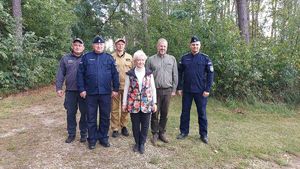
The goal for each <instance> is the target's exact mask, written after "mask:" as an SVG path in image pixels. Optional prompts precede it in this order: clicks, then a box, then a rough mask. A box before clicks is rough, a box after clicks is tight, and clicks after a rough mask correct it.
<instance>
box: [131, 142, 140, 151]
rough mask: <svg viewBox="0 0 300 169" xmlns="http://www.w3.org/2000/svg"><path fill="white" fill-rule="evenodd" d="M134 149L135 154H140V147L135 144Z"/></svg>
mask: <svg viewBox="0 0 300 169" xmlns="http://www.w3.org/2000/svg"><path fill="white" fill-rule="evenodd" d="M132 149H133V152H138V151H139V145H137V144H135V145H134V146H133V148H132Z"/></svg>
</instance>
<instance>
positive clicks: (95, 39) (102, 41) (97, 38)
mask: <svg viewBox="0 0 300 169" xmlns="http://www.w3.org/2000/svg"><path fill="white" fill-rule="evenodd" d="M93 43H105V40H104V38H103V37H102V36H99V35H97V36H95V38H94V40H93Z"/></svg>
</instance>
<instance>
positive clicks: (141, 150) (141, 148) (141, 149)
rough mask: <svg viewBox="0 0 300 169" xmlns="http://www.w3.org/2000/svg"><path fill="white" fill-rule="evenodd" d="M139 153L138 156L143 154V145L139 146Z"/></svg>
mask: <svg viewBox="0 0 300 169" xmlns="http://www.w3.org/2000/svg"><path fill="white" fill-rule="evenodd" d="M139 152H140V154H144V153H145V145H144V144H141V145H140V148H139Z"/></svg>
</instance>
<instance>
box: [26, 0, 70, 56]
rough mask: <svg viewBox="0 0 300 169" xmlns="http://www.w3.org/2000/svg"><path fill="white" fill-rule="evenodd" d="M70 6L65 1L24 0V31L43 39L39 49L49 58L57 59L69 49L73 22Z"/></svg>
mask: <svg viewBox="0 0 300 169" xmlns="http://www.w3.org/2000/svg"><path fill="white" fill-rule="evenodd" d="M75 18H76V17H75V14H74V13H73V10H72V6H71V5H70V4H69V3H67V2H66V1H65V0H55V1H39V0H26V1H25V3H24V5H23V19H24V25H25V30H26V31H28V32H34V33H35V35H36V36H37V37H41V38H45V40H44V41H43V44H41V46H40V47H41V48H43V50H44V51H45V54H46V55H48V57H51V58H58V57H60V55H61V51H64V50H65V49H67V48H69V44H70V41H71V40H70V38H71V36H70V35H71V26H72V24H73V23H74V21H75Z"/></svg>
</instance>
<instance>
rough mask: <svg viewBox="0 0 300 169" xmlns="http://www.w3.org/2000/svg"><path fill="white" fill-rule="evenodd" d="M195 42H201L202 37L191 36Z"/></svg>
mask: <svg viewBox="0 0 300 169" xmlns="http://www.w3.org/2000/svg"><path fill="white" fill-rule="evenodd" d="M193 42H200V39H199V38H198V37H197V36H193V37H192V38H191V43H193Z"/></svg>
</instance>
